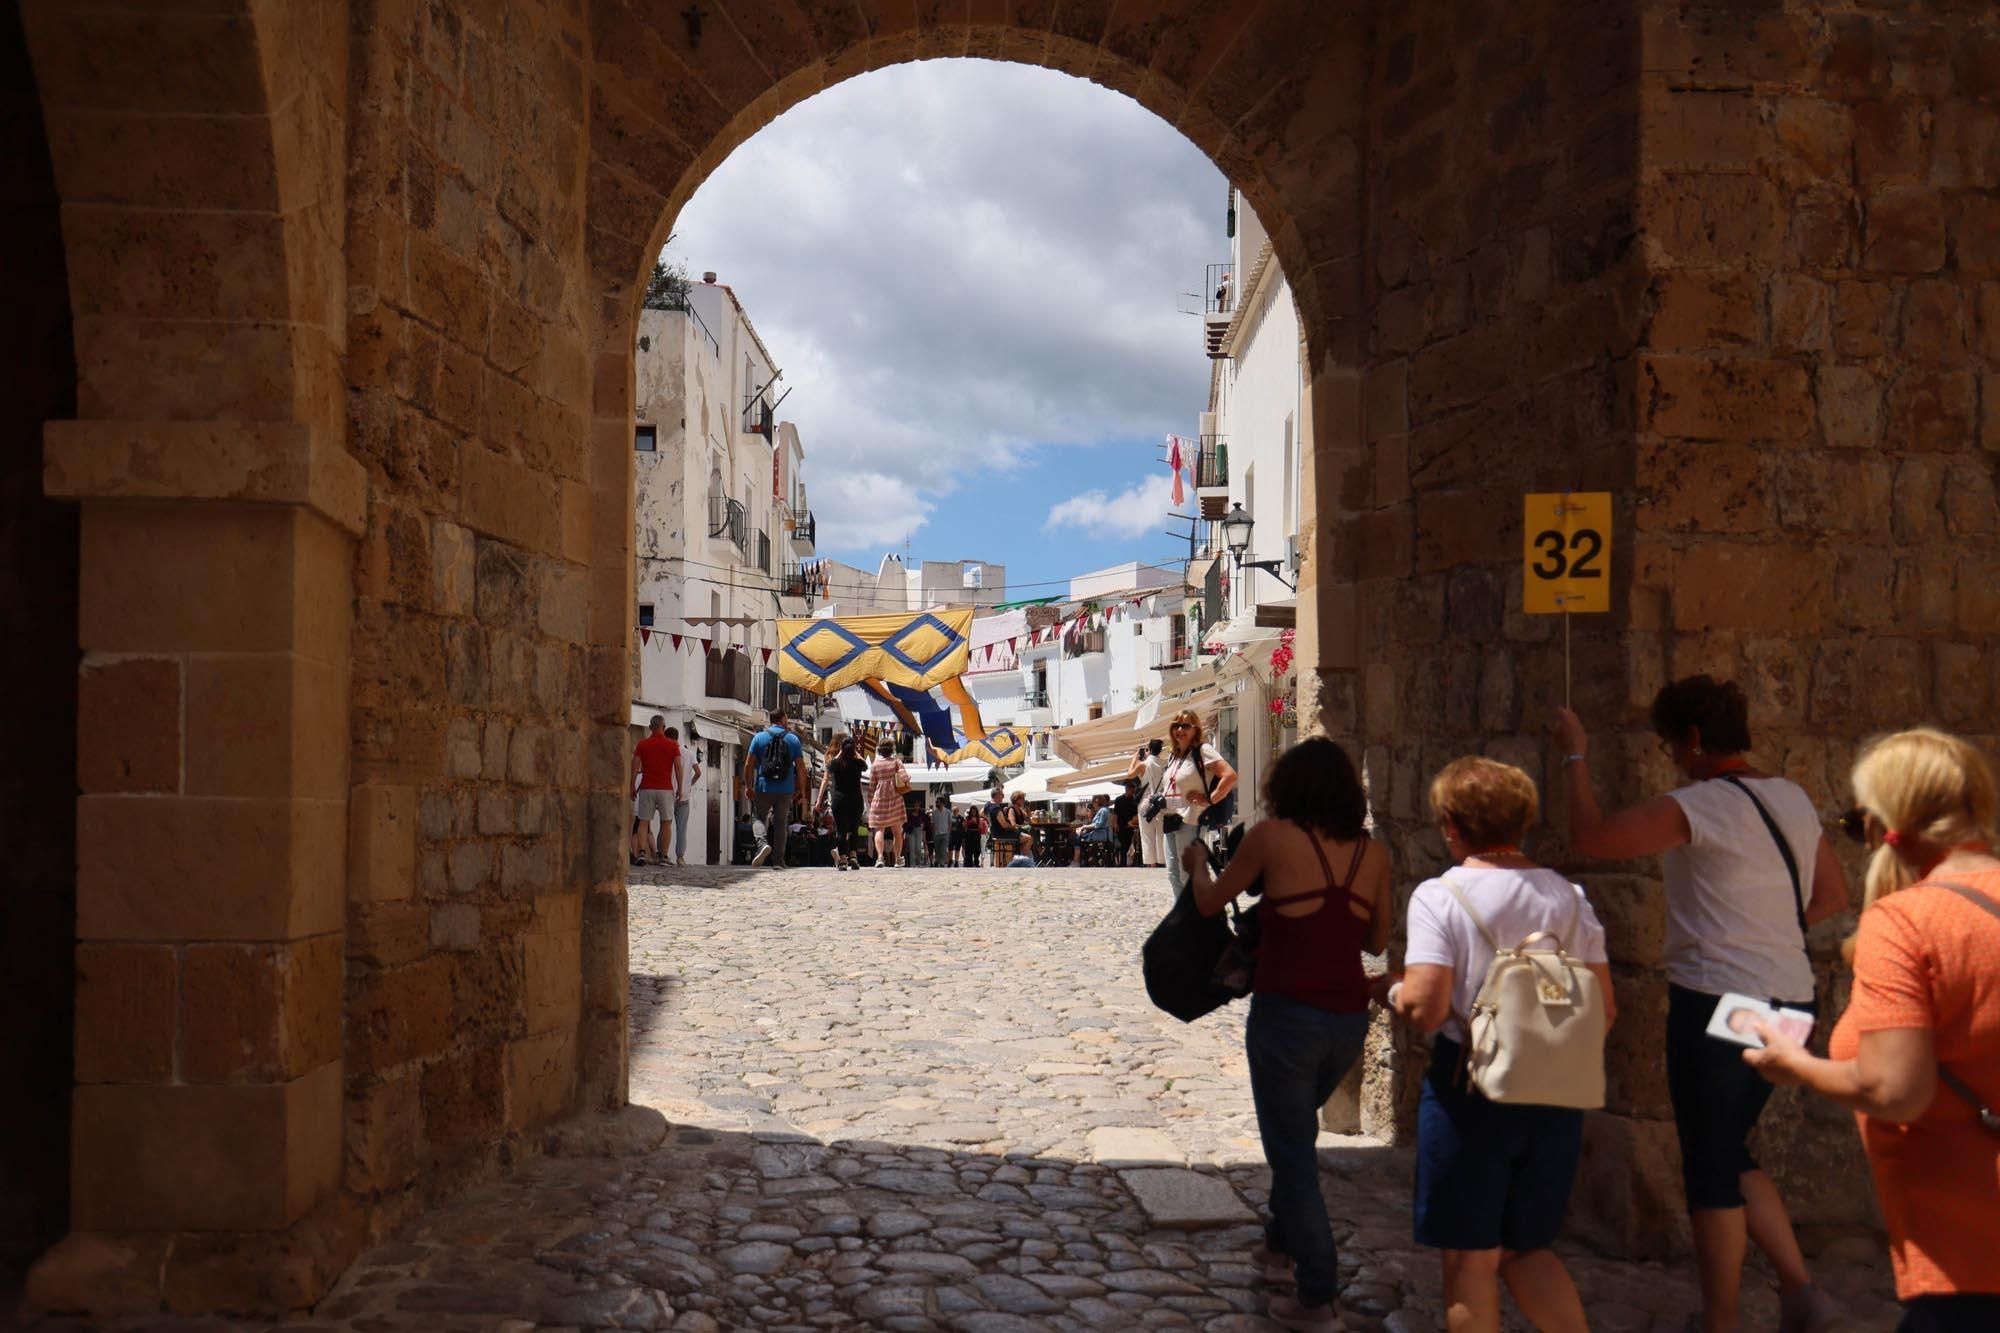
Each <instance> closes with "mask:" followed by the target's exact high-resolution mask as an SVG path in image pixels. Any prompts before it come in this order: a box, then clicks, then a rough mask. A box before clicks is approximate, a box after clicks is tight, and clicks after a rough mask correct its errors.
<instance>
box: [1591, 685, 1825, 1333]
mask: <svg viewBox="0 0 2000 1333" xmlns="http://www.w3.org/2000/svg"><path fill="white" fill-rule="evenodd" d="M1652 724H1653V731H1654V732H1655V734H1656V735H1657V736H1658V737H1659V743H1660V749H1661V751H1662V752H1663V753H1665V754H1666V755H1667V756H1668V757H1669V758H1671V759H1672V760H1673V761H1674V766H1675V767H1676V768H1678V769H1679V770H1680V771H1681V773H1682V774H1683V775H1684V776H1685V777H1686V778H1687V782H1686V783H1685V784H1684V785H1683V786H1680V787H1677V788H1675V789H1674V790H1673V791H1671V792H1668V793H1667V794H1666V795H1664V796H1656V797H1654V798H1653V799H1652V800H1650V801H1644V802H1641V803H1640V804H1638V805H1635V806H1632V807H1630V808H1629V809H1625V810H1620V811H1618V812H1616V813H1615V814H1609V815H1607V814H1604V813H1602V812H1601V811H1600V810H1599V809H1598V805H1597V797H1596V795H1595V794H1594V793H1593V792H1592V791H1591V786H1590V769H1589V764H1588V754H1589V737H1588V736H1587V735H1586V733H1585V731H1584V727H1583V723H1582V721H1581V720H1580V719H1579V718H1578V717H1577V715H1576V714H1575V713H1573V712H1571V711H1570V710H1569V709H1567V708H1563V709H1558V710H1557V712H1556V727H1555V731H1556V740H1557V743H1558V744H1559V745H1560V747H1561V750H1562V773H1563V778H1564V785H1565V786H1566V787H1567V789H1568V797H1569V799H1568V805H1569V842H1570V849H1571V850H1572V851H1574V852H1577V853H1579V854H1580V855H1583V856H1592V857H1599V858H1602V859H1604V860H1614V861H1625V860H1632V859H1636V858H1639V857H1645V856H1653V855H1655V854H1662V856H1663V861H1664V869H1665V878H1666V892H1667V959H1666V973H1667V981H1668V989H1667V1031H1666V1051H1667V1092H1668V1096H1669V1097H1670V1098H1671V1099H1672V1101H1673V1107H1674V1129H1675V1132H1676V1134H1677V1135H1678V1137H1679V1139H1680V1146H1681V1177H1682V1181H1683V1183H1684V1184H1685V1185H1686V1187H1687V1202H1688V1211H1689V1215H1690V1218H1691V1221H1692V1224H1693V1230H1694V1246H1695V1262H1696V1266H1697V1268H1698V1272H1699V1277H1700V1280H1701V1298H1702V1309H1701V1313H1700V1315H1699V1316H1697V1317H1696V1318H1695V1319H1693V1320H1690V1322H1689V1325H1688V1328H1689V1330H1690V1333H1736V1330H1737V1329H1739V1328H1740V1327H1741V1315H1740V1313H1739V1308H1738V1302H1739V1297H1740V1294H1741V1293H1740V1289H1741V1286H1742V1279H1743V1260H1744V1256H1745V1254H1746V1252H1747V1249H1748V1243H1749V1242H1750V1241H1755V1242H1756V1244H1757V1248H1758V1249H1760V1250H1762V1251H1763V1252H1764V1256H1765V1258H1767V1259H1769V1260H1770V1262H1771V1267H1772V1268H1773V1269H1775V1270H1776V1271H1777V1274H1778V1291H1779V1309H1780V1315H1779V1323H1778V1328H1779V1333H1820V1331H1821V1330H1824V1329H1827V1328H1830V1327H1831V1326H1832V1325H1833V1324H1834V1323H1836V1322H1837V1321H1838V1319H1839V1311H1838V1309H1837V1308H1836V1307H1835V1306H1834V1304H1833V1301H1832V1300H1831V1299H1830V1298H1829V1297H1828V1296H1827V1295H1826V1294H1825V1293H1824V1292H1823V1291H1821V1290H1820V1289H1819V1288H1818V1287H1816V1286H1814V1285H1813V1283H1812V1278H1811V1275H1810V1274H1809V1273H1808V1272H1807V1271H1806V1264H1805V1257H1804V1256H1803V1255H1802V1254H1801V1253H1800V1252H1799V1243H1798V1239H1797V1237H1796V1236H1794V1235H1793V1233H1792V1222H1791V1217H1790V1215H1789V1214H1788V1213H1787V1212H1786V1211H1785V1203H1784V1200H1783V1199H1782V1198H1780V1197H1779V1195H1778V1190H1777V1187H1776V1186H1775V1185H1773V1184H1772V1183H1771V1178H1770V1177H1769V1176H1767V1175H1765V1174H1764V1172H1763V1171H1762V1170H1760V1169H1759V1168H1758V1166H1757V1162H1756V1159H1755V1158H1754V1157H1752V1156H1751V1154H1750V1149H1749V1146H1748V1140H1749V1136H1750V1132H1751V1130H1753V1129H1754V1128H1755V1127H1756V1124H1757V1118H1758V1117H1759V1116H1760V1115H1761V1114H1762V1113H1763V1110H1764V1103H1765V1102H1766V1101H1767V1100H1769V1098H1770V1093H1771V1089H1770V1086H1769V1085H1768V1084H1766V1083H1764V1081H1763V1080H1762V1079H1760V1078H1757V1077H1756V1075H1755V1071H1754V1070H1752V1069H1750V1068H1749V1067H1748V1066H1746V1065H1745V1064H1744V1063H1743V1061H1742V1059H1741V1055H1742V1050H1741V1048H1739V1047H1737V1046H1734V1045H1731V1044H1729V1043H1727V1042H1722V1041H1718V1040H1715V1039H1714V1038H1711V1037H1709V1036H1708V1035H1707V1029H1708V1021H1709V1019H1710V1017H1711V1016H1712V1015H1713V1014H1714V1012H1715V1004H1716V1001H1717V1000H1718V999H1719V998H1720V997H1721V996H1722V995H1724V994H1725V993H1728V992H1735V993H1737V994H1740V995H1750V996H1754V997H1756V998H1758V999H1761V1000H1767V1001H1772V1002H1775V1003H1778V1004H1782V1005H1785V1006H1788V1007H1792V1008H1800V1009H1812V1008H1815V1007H1816V998H1817V997H1816V994H1815V987H1814V980H1813V969H1812V959H1811V956H1810V955H1809V954H1808V952H1807V947H1806V938H1805V931H1806V928H1807V927H1808V926H1809V925H1811V924H1812V923H1813V922H1815V921H1820V920H1824V919H1825V918H1827V917H1831V916H1838V915H1839V914H1840V913H1842V912H1844V911H1846V910H1847V878H1846V875H1845V873H1844V872H1843V871H1842V870H1841V867H1840V862H1839V860H1838V859H1837V858H1836V857H1835V856H1834V853H1833V849H1832V847H1831V846H1830V845H1829V844H1828V842H1827V839H1826V834H1825V832H1824V831H1823V829H1822V828H1821V826H1820V819H1819V814H1818V812H1817V811H1815V810H1814V809H1813V804H1812V798H1811V797H1809V796H1807V795H1806V793H1805V792H1804V791H1803V790H1802V789H1801V788H1800V787H1799V786H1798V784H1796V783H1794V782H1790V781H1788V780H1786V779H1784V778H1780V777H1773V776H1772V775H1770V774H1768V773H1765V772H1762V771H1760V770H1759V769H1757V768H1755V767H1754V766H1752V765H1751V763H1750V762H1749V760H1748V759H1746V758H1745V757H1744V755H1745V752H1746V751H1747V750H1749V748H1750V721H1749V704H1748V701H1747V700H1746V699H1745V698H1744V695H1743V691H1742V689H1741V688H1739V687H1738V686H1737V685H1736V684H1735V683H1733V682H1730V681H1718V680H1714V679H1712V678H1710V677H1708V676H1689V677H1687V678H1685V679H1683V680H1677V681H1674V682H1673V683H1672V684H1669V685H1667V686H1665V687H1664V688H1662V689H1661V690H1660V692H1659V694H1658V695H1656V696H1655V697H1654V699H1653V707H1652Z"/></svg>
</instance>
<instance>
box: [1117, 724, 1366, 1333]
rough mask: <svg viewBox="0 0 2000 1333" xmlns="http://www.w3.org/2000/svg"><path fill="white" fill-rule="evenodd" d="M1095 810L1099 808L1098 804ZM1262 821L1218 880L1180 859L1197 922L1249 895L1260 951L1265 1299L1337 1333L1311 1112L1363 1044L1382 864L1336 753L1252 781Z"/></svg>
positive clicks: (1303, 751)
mask: <svg viewBox="0 0 2000 1333" xmlns="http://www.w3.org/2000/svg"><path fill="white" fill-rule="evenodd" d="M1100 799H1101V798H1100ZM1265 803H1266V806H1267V808H1268V809H1269V810H1270V811H1271V815H1270V817H1269V818H1267V819H1262V820H1259V821H1258V822H1257V823H1256V824H1254V825H1252V826H1251V827H1250V828H1249V829H1248V830H1247V831H1246V832H1245V833H1244V835H1243V841H1242V843H1241V844H1240V845H1239V846H1238V848H1237V850H1236V854H1235V856H1234V857H1232V858H1231V859H1230V862H1229V865H1228V866H1227V868H1225V869H1224V870H1223V872H1222V876H1221V878H1220V879H1215V878H1212V877H1211V875H1210V873H1209V866H1208V856H1207V849H1206V848H1205V847H1203V846H1202V845H1201V844H1200V843H1190V844H1188V845H1186V846H1185V847H1183V849H1182V853H1183V856H1184V858H1185V861H1184V865H1183V869H1184V871H1185V873H1186V874H1187V876H1188V878H1189V882H1190V883H1191V884H1192V886H1193V890H1194V901H1195V905H1196V907H1197V908H1199V909H1200V910H1201V911H1202V912H1203V913H1204V914H1206V915H1209V916H1213V915H1215V914H1216V913H1217V912H1220V911H1221V910H1222V909H1223V907H1224V906H1225V905H1227V904H1228V903H1229V902H1230V901H1231V900H1232V899H1234V898H1235V897H1236V896H1237V895H1238V894H1240V893H1242V892H1243V891H1244V890H1245V889H1248V888H1250V887H1251V886H1252V885H1253V884H1259V883H1261V884H1262V885H1263V898H1262V900H1261V901H1260V902H1259V903H1258V905H1257V909H1256V910H1257V920H1258V925H1259V927H1260V936H1259V938H1260V940H1261V944H1260V945H1259V948H1258V952H1257V964H1256V970H1255V973H1254V976H1253V978H1252V983H1251V991H1252V995H1251V1000H1250V1018H1249V1023H1248V1025H1247V1027H1246V1028H1245V1030H1244V1048H1245V1053H1246V1055H1247V1056H1248V1059H1249V1064H1250V1094H1251V1100H1252V1102H1253V1103H1254V1105H1255V1106H1256V1110H1257V1134H1258V1137H1259V1138H1261V1139H1262V1140H1263V1143H1264V1160H1265V1161H1266V1162H1268V1163H1269V1164H1270V1168H1271V1195H1270V1208H1271V1216H1270V1220H1269V1221H1268V1222H1267V1223H1266V1224H1265V1228H1264V1253H1263V1254H1262V1255H1260V1256H1259V1261H1260V1262H1261V1263H1263V1264H1264V1265H1265V1266H1266V1267H1267V1268H1278V1267H1280V1266H1282V1265H1285V1264H1287V1263H1289V1265H1290V1266H1291V1269H1292V1271H1293V1273H1294V1274H1295V1276H1296V1278H1297V1282H1298V1287H1297V1293H1296V1295H1295V1296H1285V1295H1278V1296H1274V1297H1272V1299H1271V1304H1270V1310H1269V1314H1270V1317H1271V1318H1272V1319H1273V1320H1274V1321H1276V1322H1277V1323H1278V1324H1279V1325H1280V1326H1281V1327H1284V1328H1292V1329H1337V1328H1339V1327H1341V1324H1340V1318H1339V1314H1338V1311H1337V1308H1336V1302H1335V1296H1336V1294H1337V1293H1336V1292H1335V1280H1336V1274H1337V1270H1336V1256H1335V1250H1334V1240H1333V1228H1332V1227H1331V1225H1330V1224H1329V1223H1328V1221H1327V1212H1326V1201H1325V1199H1324V1198H1323V1197H1322V1196H1321V1194H1320V1184H1319V1155H1318V1152H1317V1150H1316V1149H1315V1147H1314V1143H1315V1141H1316V1139H1317V1138H1318V1135H1319V1108H1320V1107H1321V1106H1322V1105H1323V1104H1324V1103H1325V1102H1326V1100H1327V1098H1329V1097H1331V1096H1332V1095H1333V1090H1334V1089H1335V1088H1336V1087H1338V1086H1339V1085H1340V1081H1341V1080H1342V1079H1343V1078H1345V1077H1346V1076H1347V1071H1348V1070H1349V1069H1350V1068H1351V1067H1352V1066H1353V1064H1354V1062H1355V1060H1356V1059H1357V1058H1359V1056H1360V1054H1361V1045H1362V1042H1363V1040H1364V1039H1365V1038H1366V1037H1367V1035H1368V981H1367V977H1366V975H1365V974H1364V972H1363V970H1362V965H1361V954H1362V952H1363V951H1364V950H1366V951H1367V952H1369V953H1377V954H1379V953H1381V952H1382V951H1383V950H1384V949H1385V948H1387V947H1388V944H1389V927H1390V910H1391V908H1390V900H1389V889H1390V883H1389V854H1388V852H1387V851H1386V850H1385V849H1384V848H1383V847H1382V845H1381V844H1380V843H1377V842H1373V841H1371V840H1370V839H1369V837H1368V835H1367V834H1366V833H1364V832H1363V831H1362V825H1363V822H1364V820H1365V819H1366V817H1367V799H1366V797H1365V796H1364V795H1363V793H1362V790H1361V780H1360V778H1359V777H1358V776H1357V775H1356V774H1355V771H1354V764H1353V762H1352V761H1351V760H1350V759H1349V758H1348V756H1347V752H1346V751H1345V750H1342V749H1341V748H1340V746H1338V745H1337V744H1335V743H1334V742H1332V741H1330V740H1326V739H1324V738H1314V739H1312V740H1307V741H1301V742H1300V743H1299V744H1297V745H1295V746H1293V747H1292V748H1291V749H1289V750H1287V751H1286V752H1285V753H1284V754H1282V755H1280V756H1279V757H1278V760H1277V762H1276V763H1275V764H1273V765H1272V766H1271V774H1270V777H1269V779H1268V780H1267V781H1266V783H1265Z"/></svg>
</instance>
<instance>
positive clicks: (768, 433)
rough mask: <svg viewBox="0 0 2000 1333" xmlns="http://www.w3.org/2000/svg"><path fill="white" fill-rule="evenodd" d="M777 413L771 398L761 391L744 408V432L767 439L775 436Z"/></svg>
mask: <svg viewBox="0 0 2000 1333" xmlns="http://www.w3.org/2000/svg"><path fill="white" fill-rule="evenodd" d="M776 415H777V413H776V411H775V409H773V408H772V406H771V400H770V399H769V398H766V397H765V396H764V395H763V394H762V393H759V394H758V395H757V396H756V397H755V398H752V399H751V400H750V403H749V405H748V406H747V407H745V408H744V409H743V433H744V434H745V435H761V436H763V437H764V438H765V439H767V440H768V439H771V438H772V437H773V426H774V425H775V421H774V418H775V417H776Z"/></svg>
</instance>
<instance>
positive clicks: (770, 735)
mask: <svg viewBox="0 0 2000 1333" xmlns="http://www.w3.org/2000/svg"><path fill="white" fill-rule="evenodd" d="M806 783H807V776H806V747H805V742H804V741H801V740H800V739H799V738H798V737H797V736H795V735H794V734H792V729H791V728H790V727H788V726H786V725H785V710H784V709H782V708H773V709H772V710H771V724H770V725H769V726H767V727H765V728H764V729H763V730H762V731H760V732H758V733H757V734H756V735H755V736H752V737H751V738H750V746H749V748H748V749H746V750H745V751H744V752H743V784H742V785H743V787H744V789H745V790H746V791H750V792H753V793H754V795H753V796H752V798H751V802H750V808H751V811H752V813H754V814H755V815H756V817H757V818H758V819H761V820H763V821H764V841H763V842H762V844H760V845H759V846H758V848H757V851H756V852H755V854H753V855H752V856H751V858H750V864H751V865H753V866H761V865H764V864H766V863H769V864H772V865H775V866H778V867H780V868H782V867H783V866H784V864H785V837H786V834H787V833H788V832H789V831H790V828H791V822H792V798H793V796H795V795H802V794H803V793H804V792H805V789H806Z"/></svg>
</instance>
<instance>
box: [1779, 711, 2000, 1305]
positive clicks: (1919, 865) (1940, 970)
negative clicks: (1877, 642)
mask: <svg viewBox="0 0 2000 1333" xmlns="http://www.w3.org/2000/svg"><path fill="white" fill-rule="evenodd" d="M1854 795H1855V799H1856V800H1858V801H1859V802H1860V806H1859V808H1858V809H1857V810H1855V811H1852V812H1850V814H1849V816H1848V818H1847V819H1844V820H1843V821H1842V824H1843V826H1845V827H1848V828H1850V829H1851V830H1852V831H1853V832H1856V833H1859V834H1861V836H1863V837H1865V838H1866V839H1867V840H1868V842H1869V843H1870V845H1872V846H1873V847H1874V849H1875V851H1874V856H1873V858H1872V859H1871V860H1870V861H1869V863H1868V880H1867V887H1866V903H1867V905H1866V906H1865V907H1864V908H1863V909H1862V912H1861V924H1860V928H1859V929H1858V930H1857V931H1856V932H1855V936H1854V938H1853V939H1852V940H1850V941H1849V948H1850V950H1851V953H1852V959H1853V963H1854V992H1853V995H1852V998H1851V999H1850V1000H1849V1001H1848V1005H1847V1012H1845V1013H1844V1014H1842V1015H1841V1017H1840V1022H1839V1024H1838V1025H1837V1026H1836V1027H1835V1028H1834V1031H1833V1040H1832V1042H1831V1043H1830V1044H1829V1047H1828V1054H1829V1056H1830V1058H1828V1059H1825V1060H1821V1059H1817V1058H1815V1057H1814V1056H1812V1055H1810V1054H1809V1053H1807V1051H1806V1050H1805V1048H1804V1047H1802V1046H1801V1045H1799V1043H1798V1042H1796V1041H1794V1040H1792V1039H1791V1038H1789V1037H1787V1036H1785V1035H1783V1034H1781V1033H1777V1032H1774V1031H1772V1030H1770V1029H1769V1028H1768V1027H1760V1028H1759V1029H1758V1032H1759V1035H1760V1036H1762V1037H1763V1039H1764V1049H1763V1050H1761V1051H1746V1052H1744V1054H1743V1059H1744V1061H1745V1062H1746V1063H1747V1064H1749V1065H1751V1066H1752V1067H1754V1068H1756V1069H1758V1070H1760V1071H1761V1072H1762V1073H1763V1074H1764V1076H1765V1077H1766V1078H1768V1079H1770V1080H1771V1081H1773V1082H1775V1083H1800V1084H1804V1085H1805V1086H1806V1087H1808V1088H1810V1089H1812V1090H1813V1091H1814V1092H1817V1093H1819V1094H1820V1095H1821V1096H1824V1097H1828V1098H1831V1099H1832V1100H1834V1101H1836V1102H1839V1103H1840V1104H1841V1105H1842V1106H1846V1107H1849V1108H1851V1109H1852V1110H1853V1111H1854V1113H1855V1119H1856V1120H1858V1121H1859V1122H1860V1125H1861V1142H1862V1146H1863V1147H1864V1148H1866V1149H1867V1151H1868V1161H1869V1164H1870V1165H1871V1166H1872V1167H1873V1168H1874V1172H1875V1189H1876V1194H1877V1195H1878V1197H1879V1198H1880V1199H1881V1202H1882V1217H1883V1220H1884V1221H1885V1222H1886V1223H1887V1224H1888V1228H1889V1250H1890V1257H1891V1259H1892V1260H1893V1261H1894V1264H1895V1269H1896V1295H1897V1296H1898V1297H1900V1298H1901V1299H1902V1301H1903V1308H1904V1311H1905V1313H1904V1317H1903V1322H1902V1323H1901V1325H1899V1328H1900V1330H1901V1333H1960V1330H1965V1331H1967V1333H1969V1331H1970V1330H1992V1329H1996V1328H2000V1262H1996V1256H2000V1120H1995V1121H1994V1122H1993V1123H1991V1124H1988V1123H1982V1122H1983V1120H1984V1119H1985V1116H1983V1115H1982V1108H1993V1107H2000V859H1996V858H1995V856H1994V855H1993V831H1994V816H1995V807H1996V804H2000V800H1996V796H1995V791H1994V782H1993V770H1992V769H1991V768H1990V767H1988V765H1987V763H1986V760H1985V758H1984V757H1983V756H1981V755H1980V753H1979V751H1977V750H1975V749H1974V748H1973V747H1972V746H1970V745H1968V744H1967V743H1966V742H1964V741H1962V740H1960V739H1958V738H1957V737H1955V736H1947V735H1945V734H1944V733H1943V732H1938V731H1931V730H1928V729H1924V730H1916V731H1904V732H1899V733H1897V734H1896V735H1893V736H1889V737H1885V738H1884V739H1882V740H1879V741H1876V742H1875V743H1874V744H1873V745H1871V746H1869V747H1868V749H1867V750H1866V751H1865V752H1864V753H1863V754H1862V756H1861V759H1860V761H1859V762H1858V763H1856V764H1855V766H1854ZM1988 1114H1990V1112H1989V1113H1988Z"/></svg>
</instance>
